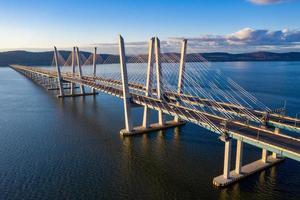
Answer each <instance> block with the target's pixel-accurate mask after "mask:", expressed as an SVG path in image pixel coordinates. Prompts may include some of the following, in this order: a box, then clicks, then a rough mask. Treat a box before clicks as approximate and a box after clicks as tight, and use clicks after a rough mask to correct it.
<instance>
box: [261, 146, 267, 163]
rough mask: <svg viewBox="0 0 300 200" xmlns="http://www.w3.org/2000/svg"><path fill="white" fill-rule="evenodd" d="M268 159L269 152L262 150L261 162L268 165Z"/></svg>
mask: <svg viewBox="0 0 300 200" xmlns="http://www.w3.org/2000/svg"><path fill="white" fill-rule="evenodd" d="M267 159H268V151H267V150H266V149H263V150H262V155H261V161H262V162H263V163H267V161H268V160H267Z"/></svg>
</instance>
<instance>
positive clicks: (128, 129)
mask: <svg viewBox="0 0 300 200" xmlns="http://www.w3.org/2000/svg"><path fill="white" fill-rule="evenodd" d="M119 54H120V67H121V77H122V89H123V103H124V117H125V129H122V130H121V131H120V133H121V134H122V135H123V134H132V121H131V105H130V103H131V102H130V98H131V97H130V93H129V87H128V75H127V66H126V54H125V46H124V39H123V37H122V36H121V35H120V36H119Z"/></svg>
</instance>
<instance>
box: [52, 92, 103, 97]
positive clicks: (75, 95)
mask: <svg viewBox="0 0 300 200" xmlns="http://www.w3.org/2000/svg"><path fill="white" fill-rule="evenodd" d="M97 94H98V93H97V92H91V93H87V92H86V93H79V94H64V95H57V97H58V98H65V97H80V96H91V95H97Z"/></svg>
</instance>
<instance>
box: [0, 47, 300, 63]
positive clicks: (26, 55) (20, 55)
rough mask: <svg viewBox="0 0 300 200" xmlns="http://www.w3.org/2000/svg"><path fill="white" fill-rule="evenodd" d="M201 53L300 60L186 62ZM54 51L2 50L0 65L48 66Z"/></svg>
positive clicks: (296, 57) (299, 55)
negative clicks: (194, 60)
mask: <svg viewBox="0 0 300 200" xmlns="http://www.w3.org/2000/svg"><path fill="white" fill-rule="evenodd" d="M70 53H71V52H70V51H60V54H61V55H62V57H63V58H64V59H67V58H68V56H69V55H70ZM81 53H82V54H83V55H84V56H85V57H86V58H88V57H89V56H90V55H91V53H89V52H81ZM167 55H168V53H164V54H162V58H161V59H162V62H169V61H168V59H167V58H166V56H167ZM199 55H201V56H202V57H203V58H205V59H206V60H207V61H210V62H237V61H300V52H288V53H272V52H251V53H238V54H232V53H225V52H212V53H194V54H187V57H186V62H192V61H193V57H195V56H198V57H199ZM99 57H100V59H98V62H97V63H98V64H100V63H103V61H105V60H107V58H108V57H110V59H109V62H105V63H107V64H109V63H118V62H119V56H118V55H113V54H100V55H99ZM139 57H140V58H142V59H143V60H144V61H147V59H148V56H147V55H139ZM172 57H173V58H175V59H176V60H177V59H178V60H179V58H180V54H179V53H172ZM52 60H53V51H45V52H29V51H21V50H18V51H7V52H0V66H8V65H11V64H19V65H33V66H34V65H41V66H47V65H50V64H51V63H52ZM130 60H135V59H134V56H132V55H128V56H127V61H128V62H130Z"/></svg>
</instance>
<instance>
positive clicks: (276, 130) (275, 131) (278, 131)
mask: <svg viewBox="0 0 300 200" xmlns="http://www.w3.org/2000/svg"><path fill="white" fill-rule="evenodd" d="M279 133H280V129H279V128H277V127H276V128H275V130H274V134H279ZM272 157H273V158H277V157H278V156H277V153H275V152H273V153H272Z"/></svg>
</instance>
